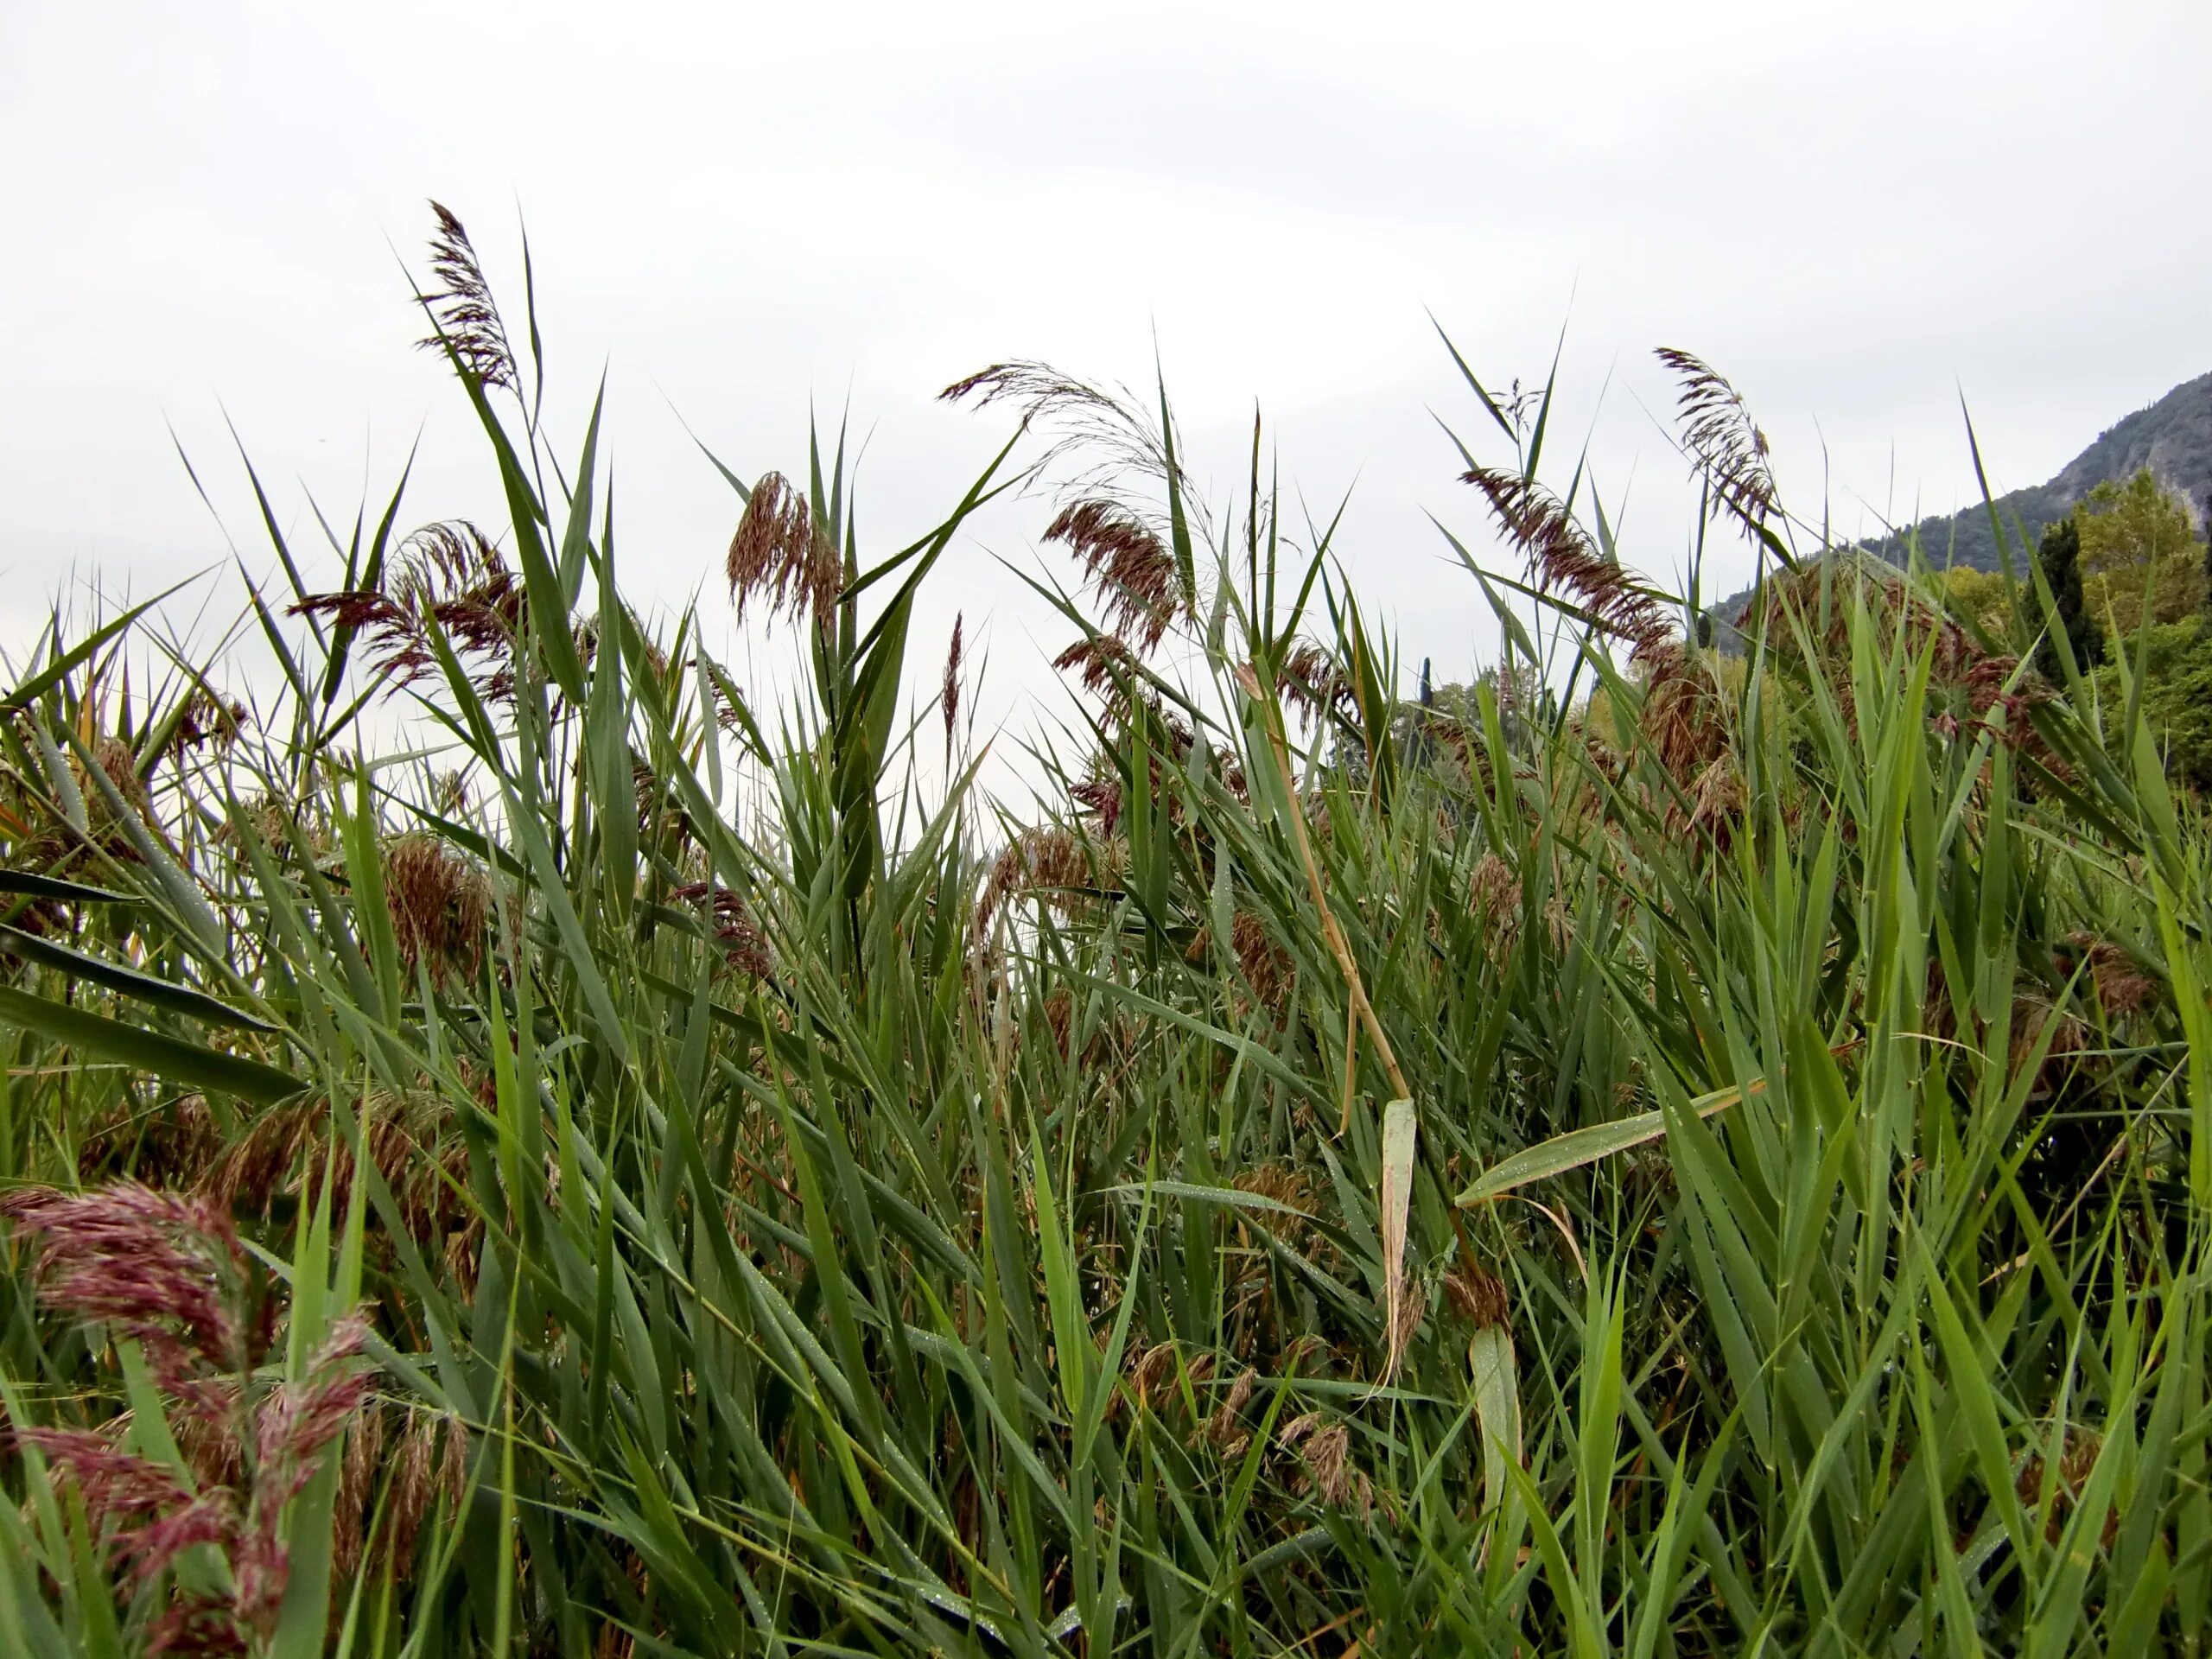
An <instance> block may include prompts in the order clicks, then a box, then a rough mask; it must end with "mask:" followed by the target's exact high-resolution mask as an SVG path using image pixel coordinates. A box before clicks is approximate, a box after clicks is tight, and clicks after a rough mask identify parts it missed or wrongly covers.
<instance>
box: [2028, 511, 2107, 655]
mask: <svg viewBox="0 0 2212 1659" xmlns="http://www.w3.org/2000/svg"><path fill="white" fill-rule="evenodd" d="M2036 563H2037V564H2038V565H2040V566H2042V567H2043V579H2044V582H2048V583H2049V584H2050V596H2051V600H2052V602H2053V606H2054V608H2055V610H2056V615H2055V616H2054V617H2053V619H2052V620H2053V621H2054V622H2055V623H2056V625H2057V626H2059V627H2062V628H2063V629H2065V631H2066V643H2067V644H2068V645H2071V646H2072V647H2073V650H2074V664H2075V667H2077V668H2079V669H2080V670H2081V671H2082V672H2083V673H2085V674H2086V673H2088V671H2089V670H2090V669H2091V668H2092V667H2093V666H2094V665H2095V664H2097V663H2099V662H2101V661H2102V660H2103V658H2104V653H2105V641H2104V631H2103V630H2102V629H2101V628H2100V627H2098V626H2097V620H2096V618H2095V617H2094V616H2092V615H2090V614H2089V607H2088V603H2087V602H2086V601H2084V600H2083V598H2082V530H2081V526H2080V525H2079V524H2075V521H2074V516H2073V515H2072V514H2071V513H2069V514H2068V515H2067V516H2066V517H2065V518H2062V519H2060V520H2059V521H2058V522H2057V523H2056V524H2052V525H2050V527H2049V528H2048V529H2046V530H2045V531H2044V533H2043V541H2042V542H2041V543H2040V544H2038V545H2037V548H2036ZM2036 667H2037V669H2038V670H2039V671H2041V672H2042V674H2043V676H2044V678H2045V679H2047V680H2050V681H2052V682H2054V683H2056V682H2060V681H2063V680H2064V679H2065V677H2066V671H2065V670H2064V669H2063V668H2062V667H2061V666H2060V665H2059V660H2058V644H2057V641H2056V639H2050V638H2048V637H2046V638H2045V639H2044V642H2043V644H2042V645H2038V646H2037V648H2036Z"/></svg>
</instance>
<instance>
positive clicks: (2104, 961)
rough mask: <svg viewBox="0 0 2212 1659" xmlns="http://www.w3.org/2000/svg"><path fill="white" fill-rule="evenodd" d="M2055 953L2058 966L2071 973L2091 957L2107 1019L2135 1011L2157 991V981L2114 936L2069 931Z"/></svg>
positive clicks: (2094, 983) (2091, 976) (2093, 977)
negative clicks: (2105, 937)
mask: <svg viewBox="0 0 2212 1659" xmlns="http://www.w3.org/2000/svg"><path fill="white" fill-rule="evenodd" d="M2056 954H2057V956H2058V959H2059V966H2060V967H2061V968H2062V969H2063V970H2064V971H2066V972H2068V973H2069V974H2070V973H2072V972H2073V971H2074V969H2075V966H2076V965H2077V964H2078V963H2080V962H2081V961H2082V959H2083V958H2084V957H2086V958H2087V959H2088V964H2089V980H2090V985H2091V988H2093V989H2094V992H2095V993H2096V998H2097V1004H2098V1006H2099V1007H2101V1008H2103V1009H2104V1011H2105V1014H2106V1017H2107V1018H2108V1019H2117V1018H2119V1017H2120V1015H2122V1014H2133V1013H2134V1012H2136V1010H2138V1009H2139V1008H2141V1007H2144V1006H2145V1005H2146V1004H2147V1003H2149V1002H2151V1001H2152V1000H2153V999H2154V998H2156V997H2157V995H2158V981H2157V980H2156V979H2154V978H2152V976H2150V975H2149V974H2146V973H2145V972H2144V970H2143V967H2142V964H2141V963H2139V962H2138V961H2137V960H2136V958H2135V957H2134V955H2133V953H2132V952H2130V951H2129V950H2126V948H2125V947H2123V946H2121V945H2120V944H2117V943H2115V942H2114V941H2113V940H2111V939H2101V938H2097V937H2096V935H2094V934H2093V933H2086V932H2074V933H2069V934H2068V935H2067V936H2066V938H2065V942H2064V944H2063V947H2062V949H2061V950H2059V951H2058V952H2057V953H2056Z"/></svg>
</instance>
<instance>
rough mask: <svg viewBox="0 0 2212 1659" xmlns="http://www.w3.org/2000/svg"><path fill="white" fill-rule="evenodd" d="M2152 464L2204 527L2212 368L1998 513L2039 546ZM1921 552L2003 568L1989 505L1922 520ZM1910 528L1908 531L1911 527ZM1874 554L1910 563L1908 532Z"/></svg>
mask: <svg viewBox="0 0 2212 1659" xmlns="http://www.w3.org/2000/svg"><path fill="white" fill-rule="evenodd" d="M2144 467H2149V468H2150V469H2151V470H2152V473H2154V474H2157V476H2158V481H2159V482H2160V483H2162V484H2164V486H2166V487H2167V488H2168V489H2169V490H2171V491H2172V492H2174V493H2176V494H2177V495H2179V496H2180V497H2181V498H2182V499H2183V500H2184V501H2186V502H2187V503H2188V504H2189V509H2190V514H2191V515H2192V516H2193V517H2194V518H2196V522H2197V524H2199V526H2200V527H2201V526H2202V525H2204V524H2205V522H2206V518H2207V516H2208V513H2212V374H2202V375H2199V376H2197V378H2196V379H2194V380H2184V381H2183V382H2182V383H2181V385H2177V386H2176V387H2175V388H2174V389H2173V390H2172V391H2170V392H2168V393H2167V394H2166V395H2165V396H2164V397H2161V398H2159V399H2158V402H2157V403H2155V404H2152V405H2151V406H2150V407H2149V408H2147V409H2139V410H2136V411H2135V412H2134V413H2133V415H2130V416H2127V417H2126V419H2124V420H2122V421H2121V422H2120V424H2119V425H2117V426H2114V427H2112V428H2110V429H2107V430H2106V431H2105V432H2102V433H2101V434H2099V435H2098V437H2097V441H2096V442H2094V443H2093V444H2091V445H2090V446H2089V447H2088V448H2086V449H2084V450H2083V451H2082V453H2081V454H2078V455H2076V456H2075V457H2074V459H2073V460H2071V461H2068V462H2067V463H2066V465H2065V466H2064V467H2061V468H2060V469H2059V472H2058V475H2057V476H2056V478H2053V479H2051V480H2050V481H2049V482H2047V483H2043V484H2037V485H2034V486H2031V487H2030V488H2027V489H2024V490H2014V491H2013V492H2012V493H2011V494H2009V495H2000V496H1999V497H1998V498H1997V501H1996V505H1997V513H1998V517H1999V518H2000V519H2001V520H2002V521H2003V522H2004V524H2005V528H2006V530H2007V531H2011V529H2012V526H2013V524H2014V522H2015V521H2016V520H2017V521H2018V524H2019V526H2020V528H2021V529H2023V530H2024V531H2026V533H2027V538H2028V543H2029V545H2031V546H2033V545H2034V543H2035V542H2036V540H2037V537H2040V536H2041V535H2042V534H2043V531H2044V525H2046V524H2051V523H2053V522H2055V521H2056V520H2057V519H2060V518H2064V517H2065V516H2066V515H2067V514H2068V513H2069V512H2072V511H2073V509H2074V505H2075V503H2076V502H2077V501H2079V500H2081V499H2082V497H2083V496H2085V495H2087V494H2088V493H2089V492H2090V491H2091V490H2093V489H2094V488H2096V486H2098V485H2100V484H2102V483H2104V482H2106V481H2107V480H2113V481H2115V482H2117V481H2120V480H2126V479H2129V478H2133V476H2134V475H2135V474H2137V473H2139V472H2140V471H2141V470H2142V469H2143V468H2144ZM1916 531H1917V534H1918V537H1919V542H1920V553H1921V556H1922V557H1923V559H1925V560H1926V561H1927V562H1928V563H1929V564H1930V565H1932V566H1934V567H1935V568H1936V569H1939V570H1940V569H1942V568H1944V567H1945V566H1946V565H1970V566H1972V567H1973V568H1974V569H1976V570H1994V569H1997V542H1996V537H1995V536H1994V535H1993V533H1992V531H1991V530H1990V525H1989V510H1988V508H1986V506H1982V505H1974V506H1972V507H1968V508H1967V509H1966V510H1965V511H1964V512H1957V513H1954V514H1951V515H1949V516H1948V517H1940V516H1939V517H1936V518H1923V519H1922V520H1921V521H1920V523H1919V524H1918V525H1917V526H1916ZM1908 533H1910V532H1908ZM1861 545H1862V546H1863V547H1864V549H1865V550H1866V551H1867V552H1869V553H1871V554H1872V555H1873V556H1875V557H1877V558H1879V559H1884V560H1886V561H1888V562H1889V563H1891V564H1900V565H1901V564H1903V563H1904V554H1905V543H1904V537H1902V536H1891V537H1883V538H1881V539H1879V540H1876V541H1869V542H1866V543H1861ZM1750 597H1751V591H1750V589H1748V588H1746V589H1745V591H1744V592H1743V593H1740V594H1731V595H1730V596H1729V597H1728V598H1726V599H1725V600H1723V601H1720V603H1719V604H1718V605H1716V606H1714V607H1713V615H1714V616H1715V617H1716V618H1718V619H1719V620H1721V621H1723V622H1724V623H1732V622H1733V621H1734V620H1736V618H1737V617H1738V616H1739V615H1740V614H1742V613H1743V608H1744V606H1745V602H1746V601H1748V600H1749V599H1750Z"/></svg>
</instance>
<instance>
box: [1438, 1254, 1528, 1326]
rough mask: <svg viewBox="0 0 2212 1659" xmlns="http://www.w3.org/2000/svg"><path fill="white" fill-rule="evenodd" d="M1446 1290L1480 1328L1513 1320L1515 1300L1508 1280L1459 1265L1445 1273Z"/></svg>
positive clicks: (1453, 1301) (1459, 1307)
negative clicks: (1507, 1290)
mask: <svg viewBox="0 0 2212 1659" xmlns="http://www.w3.org/2000/svg"><path fill="white" fill-rule="evenodd" d="M1444 1292H1445V1294H1446V1295H1447V1296H1448V1297H1450V1298H1451V1300H1452V1306H1455V1307H1457V1308H1458V1309H1459V1312H1460V1313H1463V1314H1465V1316H1466V1319H1467V1322H1468V1323H1469V1324H1471V1325H1473V1326H1474V1327H1475V1329H1476V1330H1478V1331H1487V1330H1489V1329H1491V1327H1492V1326H1495V1325H1509V1324H1510V1320H1509V1319H1508V1317H1507V1316H1508V1314H1509V1313H1510V1309H1511V1306H1512V1305H1511V1303H1510V1301H1509V1300H1507V1297H1506V1294H1505V1281H1503V1280H1502V1279H1500V1278H1499V1277H1498V1276H1497V1274H1494V1273H1489V1272H1486V1271H1484V1269H1483V1268H1453V1269H1452V1271H1451V1272H1450V1273H1447V1274H1445V1275H1444Z"/></svg>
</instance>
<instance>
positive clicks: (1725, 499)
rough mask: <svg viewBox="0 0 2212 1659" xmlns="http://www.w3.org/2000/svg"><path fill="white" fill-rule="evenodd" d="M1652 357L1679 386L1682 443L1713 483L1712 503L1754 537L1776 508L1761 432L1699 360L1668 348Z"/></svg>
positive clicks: (1739, 399)
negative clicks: (1734, 517)
mask: <svg viewBox="0 0 2212 1659" xmlns="http://www.w3.org/2000/svg"><path fill="white" fill-rule="evenodd" d="M1656 356H1657V357H1658V359H1659V360H1660V361H1661V362H1662V363H1663V364H1665V365H1667V366H1668V368H1669V369H1671V370H1672V371H1674V373H1675V378H1677V379H1678V380H1679V381H1680V382H1681V395H1680V397H1678V398H1677V399H1676V401H1675V410H1676V418H1677V419H1678V420H1679V421H1680V422H1681V429H1682V442H1683V444H1684V445H1685V446H1686V447H1687V448H1688V450H1689V452H1690V454H1691V456H1692V457H1693V458H1694V460H1695V461H1696V462H1697V464H1698V467H1699V469H1700V471H1701V472H1702V473H1703V474H1705V476H1706V477H1707V479H1708V480H1711V481H1712V485H1713V497H1714V499H1716V500H1717V501H1718V502H1719V504H1720V505H1723V506H1725V507H1726V509H1727V510H1728V511H1729V512H1732V513H1734V514H1735V515H1736V518H1737V519H1738V522H1740V523H1741V524H1743V526H1744V527H1745V530H1746V531H1750V532H1752V533H1753V535H1754V536H1756V533H1757V531H1758V529H1759V527H1760V526H1761V525H1763V524H1765V523H1766V521H1767V520H1768V519H1769V518H1771V517H1773V515H1774V513H1775V512H1776V511H1777V506H1778V505H1779V497H1778V494H1777V491H1776V488H1775V482H1774V469H1773V467H1772V465H1771V464H1770V452H1769V448H1768V444H1767V441H1766V434H1765V433H1764V432H1762V431H1760V430H1759V428H1758V423H1757V422H1755V421H1754V420H1752V419H1751V410H1750V409H1749V408H1748V407H1747V406H1746V405H1745V402H1744V398H1743V394H1742V393H1740V392H1738V391H1737V390H1736V388H1735V387H1734V386H1733V385H1730V384H1729V381H1728V378H1727V377H1726V376H1725V375H1723V374H1722V373H1721V372H1719V370H1717V369H1715V368H1713V366H1711V365H1709V364H1707V362H1706V361H1705V360H1704V359H1702V358H1700V357H1697V356H1695V355H1694V354H1692V353H1688V352H1685V351H1681V350H1679V349H1677V348H1675V347H1674V346H1661V347H1660V348H1659V350H1658V352H1657V353H1656Z"/></svg>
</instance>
